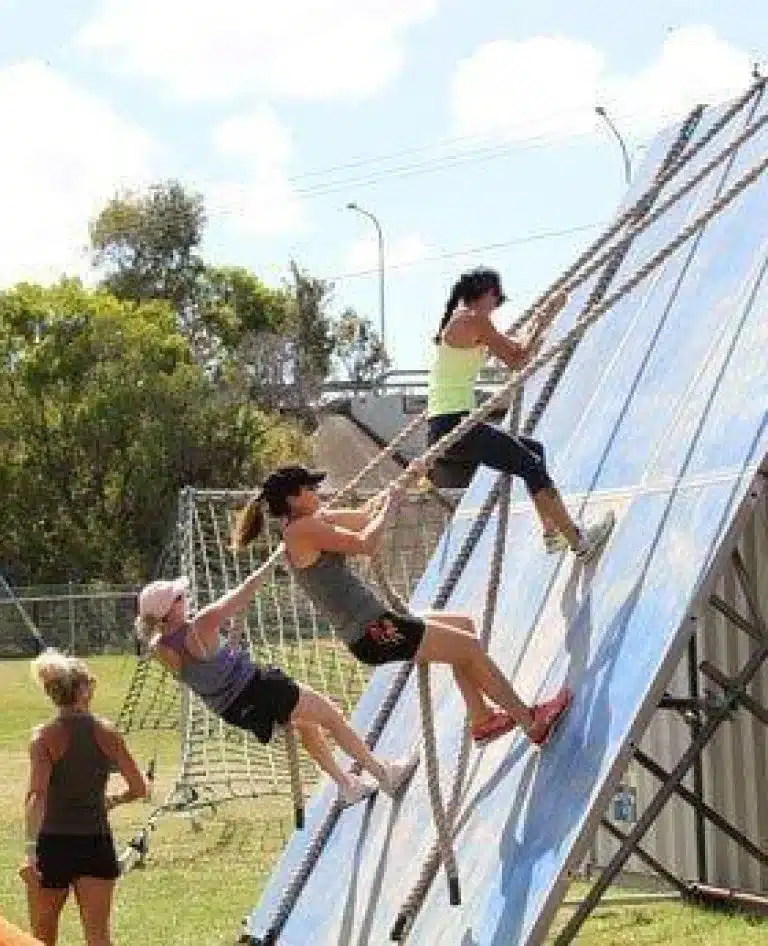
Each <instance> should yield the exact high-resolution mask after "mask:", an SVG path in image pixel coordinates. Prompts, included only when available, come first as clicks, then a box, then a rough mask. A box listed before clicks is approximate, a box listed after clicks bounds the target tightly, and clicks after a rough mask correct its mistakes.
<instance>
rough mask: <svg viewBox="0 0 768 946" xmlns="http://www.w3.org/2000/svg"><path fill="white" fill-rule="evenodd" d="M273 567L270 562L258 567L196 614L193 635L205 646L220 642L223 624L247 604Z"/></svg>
mask: <svg viewBox="0 0 768 946" xmlns="http://www.w3.org/2000/svg"><path fill="white" fill-rule="evenodd" d="M271 568H272V566H271V564H269V563H267V564H265V565H262V566H261V567H260V568H257V569H256V571H254V572H251V574H250V575H249V576H248V577H247V578H246V579H245V581H243V582H241V583H240V584H239V585H238V586H237V588H233V589H232V591H228V592H227V593H226V594H225V595H222V596H221V598H218V599H217V600H216V601H214V602H212V603H211V604H209V605H208V606H207V607H205V608H203V609H202V611H200V612H199V613H198V614H197V615H196V617H195V619H194V621H193V622H192V629H191V631H192V636H193V637H194V638H195V639H196V640H197V641H198V642H199V643H200V645H201V646H202V647H203V648H209V647H211V646H213V645H214V644H215V643H217V642H218V637H219V633H220V630H221V625H222V624H223V623H224V622H225V621H228V620H229V619H230V618H231V617H233V616H234V615H235V614H237V612H238V611H242V610H243V608H245V607H246V606H247V604H248V602H249V601H250V600H251V598H252V597H253V596H254V595H255V594H256V592H257V591H259V590H260V589H261V588H262V587H263V586H264V584H265V583H266V580H267V576H268V575H269V572H270V570H271Z"/></svg>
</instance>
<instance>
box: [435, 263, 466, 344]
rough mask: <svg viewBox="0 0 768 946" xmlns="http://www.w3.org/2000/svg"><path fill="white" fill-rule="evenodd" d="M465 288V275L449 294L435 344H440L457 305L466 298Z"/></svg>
mask: <svg viewBox="0 0 768 946" xmlns="http://www.w3.org/2000/svg"><path fill="white" fill-rule="evenodd" d="M464 288H465V284H464V277H463V276H462V277H461V279H460V280H459V281H458V282H457V283H456V284H455V285H454V287H453V289H451V294H450V296H448V301H447V302H446V304H445V312H444V313H443V317H442V319H441V320H440V328H439V329H438V330H437V335H435V338H434V342H435V345H439V344H440V339H441V337H442V334H443V331H444V330H445V326H446V325H447V324H448V323H449V322H450V321H451V316H452V315H453V313H454V312H455V311H456V307H457V306H458V304H459V303H460V302H461V300H462V299H463V298H464Z"/></svg>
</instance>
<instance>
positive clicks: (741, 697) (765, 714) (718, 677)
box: [699, 660, 768, 726]
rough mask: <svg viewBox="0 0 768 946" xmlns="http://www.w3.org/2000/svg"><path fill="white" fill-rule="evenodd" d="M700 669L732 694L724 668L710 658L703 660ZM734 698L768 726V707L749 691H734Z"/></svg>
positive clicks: (727, 692) (729, 681)
mask: <svg viewBox="0 0 768 946" xmlns="http://www.w3.org/2000/svg"><path fill="white" fill-rule="evenodd" d="M699 670H701V672H702V673H703V674H704V676H705V677H708V678H709V679H710V680H711V681H712V682H713V683H716V684H717V685H718V686H719V687H722V688H723V690H724V691H725V692H726V694H728V695H729V696H730V695H731V680H730V678H729V677H728V676H726V674H724V673H723V671H722V670H718V668H717V667H715V666H714V664H711V663H710V662H709V661H708V660H703V661H702V662H701V664H700V665H699ZM733 698H734V699H735V700H738V702H739V703H740V704H741V705H742V706H743V707H744V709H747V710H749V712H750V713H752V715H753V716H755V717H756V718H757V719H759V720H760V722H761V723H762V724H763V725H764V726H768V709H766V708H765V707H764V706H762V705H761V704H760V703H758V702H757V700H756V699H754V698H753V697H751V696H750V695H749V693H733Z"/></svg>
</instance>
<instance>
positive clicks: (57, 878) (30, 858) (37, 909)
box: [20, 650, 147, 946]
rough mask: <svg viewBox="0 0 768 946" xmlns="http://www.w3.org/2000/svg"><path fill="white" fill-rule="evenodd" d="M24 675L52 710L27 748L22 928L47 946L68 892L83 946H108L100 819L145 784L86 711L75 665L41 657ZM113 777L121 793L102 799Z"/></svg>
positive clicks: (106, 851)
mask: <svg viewBox="0 0 768 946" xmlns="http://www.w3.org/2000/svg"><path fill="white" fill-rule="evenodd" d="M32 675H33V677H34V678H35V679H36V680H37V681H38V683H39V684H40V685H41V686H42V688H43V690H44V691H45V694H46V696H47V697H48V698H49V699H50V700H51V702H52V703H53V705H54V706H55V708H56V715H55V716H54V718H53V719H52V720H50V721H49V722H47V723H44V724H43V725H41V726H38V727H37V728H36V729H35V730H34V732H33V734H32V740H31V742H30V746H29V758H30V771H29V786H28V789H27V795H26V801H25V805H24V826H25V837H26V858H25V862H24V865H23V866H22V868H21V870H20V874H21V876H22V878H23V880H24V881H25V882H26V884H27V894H28V901H29V913H30V922H31V925H32V931H33V933H34V935H35V936H36V937H37V938H38V939H39V940H41V941H42V942H43V943H44V944H45V946H55V943H56V941H57V937H58V928H59V917H60V916H61V911H62V909H63V908H64V904H65V903H66V901H67V898H68V896H69V893H70V890H73V891H74V894H75V898H76V900H77V905H78V907H79V910H80V919H81V922H82V925H83V932H84V935H85V942H86V946H110V944H111V938H110V920H111V914H112V898H113V893H114V887H115V880H116V879H117V876H118V872H119V871H118V864H117V857H116V854H115V846H114V842H113V840H112V832H111V830H110V827H109V820H108V817H107V813H108V812H109V811H110V810H111V809H112V808H115V807H116V806H117V805H124V804H127V803H128V802H131V801H134V800H135V799H138V798H143V797H144V796H145V795H146V794H147V783H146V781H145V779H144V776H143V775H142V774H141V772H140V770H139V768H138V766H137V765H136V762H135V760H134V759H133V756H132V755H131V754H130V752H129V751H128V748H127V747H126V745H125V742H124V740H123V737H122V736H121V735H120V733H118V732H117V730H116V729H115V728H114V726H113V725H112V724H111V723H109V722H107V721H106V720H104V719H100V718H97V717H96V716H93V715H92V713H91V711H90V705H91V698H92V697H93V691H94V686H95V683H96V680H95V678H94V677H93V675H92V674H91V673H90V671H89V669H88V665H87V664H86V663H85V661H83V660H78V659H77V658H74V657H67V656H65V655H64V654H60V653H58V652H57V651H55V650H47V651H45V652H44V653H42V654H41V655H40V656H39V657H37V658H36V659H35V660H34V661H33V662H32ZM115 769H116V770H117V771H119V773H120V774H121V775H122V777H123V779H124V780H125V782H126V788H125V790H124V791H122V792H119V793H117V794H114V795H107V794H106V789H107V781H108V779H109V774H110V772H111V771H114V770H115Z"/></svg>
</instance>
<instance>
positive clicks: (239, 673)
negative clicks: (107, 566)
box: [136, 568, 416, 805]
mask: <svg viewBox="0 0 768 946" xmlns="http://www.w3.org/2000/svg"><path fill="white" fill-rule="evenodd" d="M266 574H267V570H266V569H264V568H262V569H259V570H257V571H255V572H253V573H252V574H251V575H249V576H248V577H247V578H246V579H245V581H243V582H242V584H240V585H238V587H237V588H235V589H233V590H232V591H229V592H227V594H225V595H222V597H220V598H218V599H217V600H216V601H213V602H212V603H211V604H209V605H207V606H206V607H205V608H203V609H202V610H200V611H198V612H197V614H196V615H195V617H194V618H192V619H191V620H190V619H188V617H187V601H186V593H187V584H188V583H187V579H186V578H177V579H175V580H173V581H153V582H151V583H150V584H148V585H146V586H145V587H144V588H143V589H142V591H141V593H140V595H139V616H138V617H137V619H136V632H137V634H138V636H139V637H140V638H141V639H142V640H144V641H145V642H146V643H147V644H148V646H149V648H150V652H151V653H152V655H153V656H154V657H155V659H156V660H159V661H160V663H162V664H163V665H164V666H165V667H167V668H168V670H170V671H171V673H173V674H174V675H175V676H176V677H178V678H179V679H180V680H181V681H182V682H183V683H184V684H186V685H187V686H188V687H189V688H190V689H191V690H193V692H195V693H197V695H198V696H199V697H200V698H201V699H202V700H203V702H204V703H205V704H206V705H207V706H208V708H209V709H210V710H211V711H212V712H215V713H217V714H218V715H219V716H220V717H221V718H222V719H224V720H225V722H228V723H230V724H231V725H233V726H237V727H239V728H240V729H244V730H246V731H248V732H251V733H253V735H255V736H256V738H257V739H259V740H260V741H261V742H264V743H267V742H269V740H270V739H271V738H272V734H273V732H274V729H275V727H276V726H278V725H280V726H288V725H290V726H293V727H294V729H295V730H296V731H297V732H298V733H299V736H300V738H301V741H302V743H303V745H304V748H305V749H306V750H307V752H308V754H309V755H310V756H311V757H312V758H313V759H314V760H315V762H316V763H317V764H318V765H319V766H320V768H321V769H322V770H323V771H324V772H325V773H326V774H327V775H329V776H330V777H331V778H332V779H333V780H334V781H335V782H336V784H337V785H338V786H339V793H340V800H341V801H342V803H343V804H347V805H350V804H355V803H356V802H359V801H361V800H362V799H363V798H366V797H368V796H370V795H372V794H373V793H374V792H376V791H377V790H378V789H382V790H383V791H385V792H386V793H387V794H388V795H392V796H395V795H397V794H398V793H399V792H400V790H401V789H402V788H404V786H405V784H406V782H407V781H408V779H409V778H410V776H411V774H412V773H413V770H414V768H415V765H416V759H407V760H390V761H382V760H379V759H377V758H376V757H375V756H374V755H373V754H372V753H371V751H370V749H369V748H368V746H366V744H365V743H364V742H363V740H362V739H360V737H359V736H358V735H357V733H356V732H355V731H354V730H353V729H352V727H351V726H350V725H349V724H348V723H347V721H346V720H345V719H344V717H343V716H342V714H341V713H340V712H339V710H338V709H337V708H336V706H335V705H334V704H333V703H332V702H331V701H330V700H329V699H327V697H325V696H323V695H322V694H320V693H317V692H315V691H314V690H313V689H312V688H311V687H308V686H306V685H305V684H303V683H298V682H296V681H295V680H293V679H291V677H289V676H288V675H287V674H285V673H283V671H282V670H280V669H279V668H277V667H263V666H261V665H259V664H257V663H254V662H253V661H252V660H251V659H250V657H249V655H248V654H247V653H246V652H245V651H243V650H242V649H241V648H239V647H235V646H233V645H232V644H231V643H230V642H229V641H228V640H226V639H223V638H224V631H223V627H224V625H225V623H226V622H227V621H229V619H230V618H232V617H234V616H235V615H236V614H237V613H238V612H240V611H242V610H243V609H244V608H245V607H246V606H247V604H248V602H249V601H250V599H251V598H252V597H253V595H254V594H255V593H256V592H257V591H258V590H259V589H260V588H261V586H262V585H263V584H264V581H265V579H266ZM325 733H328V734H329V735H330V736H331V737H332V738H333V739H334V741H335V742H336V744H337V745H338V746H339V747H340V748H341V749H343V750H344V752H346V753H347V755H349V756H351V757H352V758H353V759H354V760H355V761H356V762H358V763H359V764H360V766H361V767H362V769H363V771H364V773H365V774H363V775H362V776H358V775H353V774H351V773H348V772H345V771H344V770H343V769H342V768H341V767H340V766H339V764H338V763H337V761H336V759H335V758H334V755H333V752H332V750H331V748H330V746H329V744H328V741H327V739H326V736H325Z"/></svg>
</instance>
